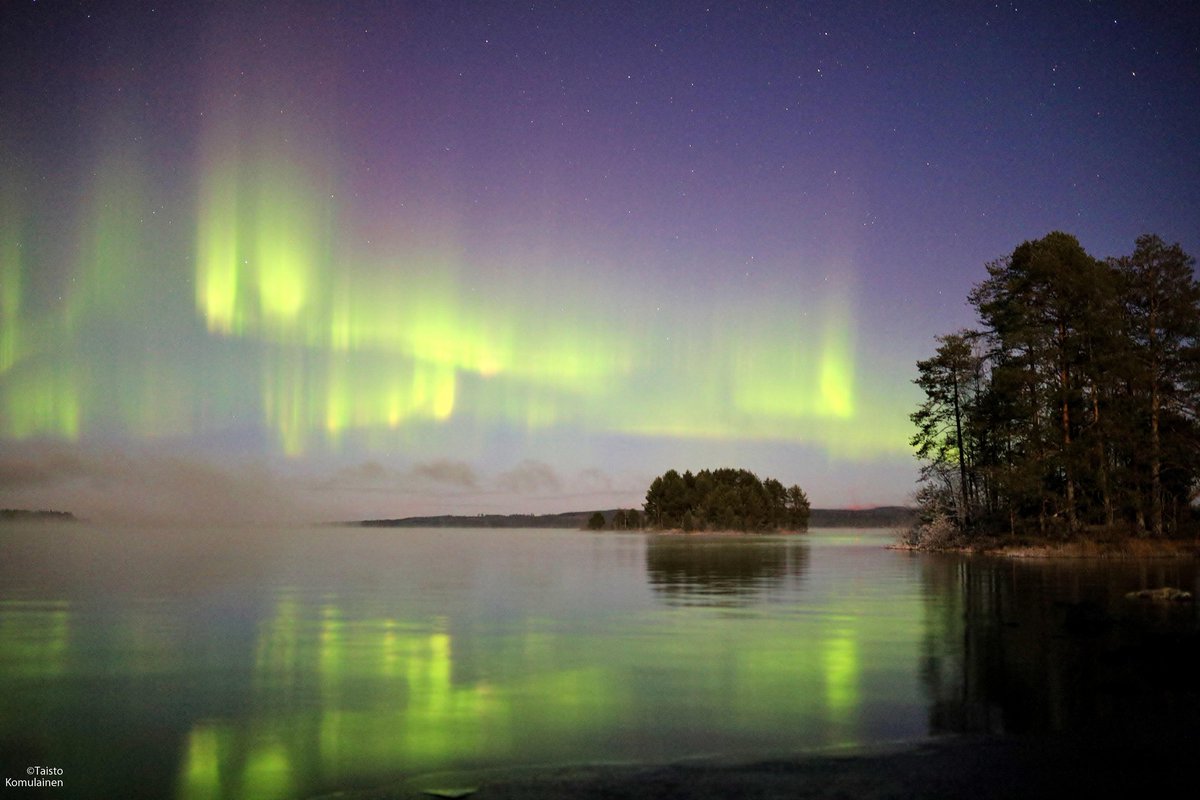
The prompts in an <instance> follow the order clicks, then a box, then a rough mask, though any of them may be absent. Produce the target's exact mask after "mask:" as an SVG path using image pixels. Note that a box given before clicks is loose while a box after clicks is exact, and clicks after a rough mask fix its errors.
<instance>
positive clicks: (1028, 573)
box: [922, 556, 1200, 747]
mask: <svg viewBox="0 0 1200 800" xmlns="http://www.w3.org/2000/svg"><path fill="white" fill-rule="evenodd" d="M922 579H923V581H924V582H925V585H926V593H925V597H926V634H925V644H924V648H923V649H924V663H923V665H922V666H923V668H922V679H923V681H924V683H925V685H926V688H927V690H928V692H929V694H930V701H931V702H930V729H931V733H951V732H953V733H1010V734H1012V733H1015V734H1065V735H1067V736H1069V737H1079V738H1081V739H1109V740H1114V741H1115V740H1119V741H1122V742H1127V743H1129V745H1130V746H1146V747H1158V746H1159V745H1170V744H1172V743H1177V742H1180V741H1186V739H1183V738H1181V737H1187V736H1190V733H1188V732H1189V731H1190V730H1191V729H1192V727H1193V726H1194V721H1195V719H1196V718H1197V715H1198V714H1200V692H1198V690H1197V685H1196V682H1195V678H1194V670H1195V665H1196V664H1197V663H1198V658H1200V624H1198V617H1197V609H1196V606H1195V605H1194V604H1193V603H1173V604H1160V603H1153V602H1146V601H1136V600H1130V599H1127V598H1126V597H1125V595H1126V593H1128V592H1130V591H1134V590H1139V589H1144V588H1147V587H1159V586H1174V587H1180V588H1184V589H1187V590H1189V591H1191V592H1193V594H1194V593H1195V592H1196V589H1197V567H1196V564H1195V563H1194V562H1191V561H1179V560H1161V561H1141V562H1136V563H1135V562H1116V561H1067V560H1038V561H1010V560H987V559H977V558H958V557H950V556H945V557H942V556H931V557H927V558H925V560H924V563H923V574H922Z"/></svg>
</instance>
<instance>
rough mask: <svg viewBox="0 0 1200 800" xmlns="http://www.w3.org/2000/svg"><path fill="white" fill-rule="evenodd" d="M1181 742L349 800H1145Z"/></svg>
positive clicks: (421, 783)
mask: <svg viewBox="0 0 1200 800" xmlns="http://www.w3.org/2000/svg"><path fill="white" fill-rule="evenodd" d="M1188 749H1189V748H1188V745H1187V743H1186V742H1178V741H1174V742H1172V741H1164V742H1161V743H1151V744H1150V745H1146V744H1140V745H1134V744H1131V743H1129V742H1123V741H1109V742H1088V743H1080V742H1078V741H1075V740H1073V739H1071V740H1068V739H1066V738H1028V739H1026V738H1020V737H949V738H941V739H930V740H926V741H922V742H918V743H904V744H898V745H891V746H887V747H877V748H872V749H870V750H853V751H845V750H840V751H822V752H816V753H801V754H792V755H782V756H771V757H763V758H761V759H755V760H742V761H738V760H730V759H694V760H685V761H678V762H672V763H669V764H659V765H591V766H571V767H543V768H526V769H514V770H508V771H488V772H476V773H453V774H452V773H444V774H440V775H427V776H420V777H415V778H413V779H412V780H410V781H407V782H405V783H401V784H398V785H394V786H387V787H380V788H378V789H372V790H361V791H347V792H339V793H336V794H332V795H324V796H323V797H324V798H327V799H328V798H334V797H336V798H341V799H342V800H385V798H387V799H390V800H417V798H428V797H439V796H440V797H471V798H475V799H476V800H516V799H517V798H520V799H521V800H567V798H572V799H573V800H601V798H604V800H642V799H643V798H645V799H646V800H649V798H679V799H680V800H715V799H716V798H737V799H738V800H743V798H746V799H752V800H774V799H775V798H778V799H779V800H784V799H785V798H786V799H787V800H798V799H800V800H803V799H804V798H964V797H970V798H972V800H981V799H982V800H987V799H988V798H1035V797H1051V796H1058V797H1087V796H1093V797H1103V796H1115V797H1121V796H1128V797H1145V796H1147V795H1149V794H1150V793H1151V792H1152V791H1166V790H1167V789H1168V788H1170V787H1171V786H1172V785H1183V784H1178V781H1180V780H1190V778H1188V776H1189V774H1190V768H1189V767H1188V764H1189V763H1190V756H1189V755H1188V753H1186V752H1183V751H1184V750H1188Z"/></svg>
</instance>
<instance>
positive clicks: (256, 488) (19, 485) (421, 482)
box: [0, 441, 647, 526]
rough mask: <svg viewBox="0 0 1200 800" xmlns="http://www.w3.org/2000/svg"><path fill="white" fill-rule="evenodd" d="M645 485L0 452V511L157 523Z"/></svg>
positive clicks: (586, 498) (38, 449)
mask: <svg viewBox="0 0 1200 800" xmlns="http://www.w3.org/2000/svg"><path fill="white" fill-rule="evenodd" d="M646 480H647V479H646V478H645V477H644V476H623V477H620V478H615V477H613V476H610V475H608V474H606V473H604V472H602V471H601V470H598V469H586V470H582V471H577V472H571V473H564V472H561V471H558V470H556V469H554V468H553V467H552V466H551V465H549V464H546V463H544V462H540V461H534V460H525V461H521V462H519V463H517V464H514V465H512V466H510V467H509V468H507V469H503V470H499V471H496V472H492V473H484V472H482V471H481V470H479V469H478V468H476V467H474V466H472V465H470V464H468V463H466V462H462V461H454V460H434V461H425V462H417V463H410V464H406V465H402V466H390V465H387V464H384V463H382V462H380V461H374V460H369V461H362V462H357V463H352V464H344V463H343V464H319V463H314V462H276V463H272V462H268V461H264V460H261V459H259V460H252V459H240V460H239V459H217V458H214V457H212V456H210V455H201V454H187V453H180V452H172V451H169V450H168V449H166V448H162V447H159V448H156V447H152V446H136V447H135V446H129V445H126V446H120V447H115V446H110V445H99V444H74V443H63V442H45V441H43V442H36V441H31V442H20V443H15V444H10V445H6V447H5V450H4V452H3V453H0V508H20V509H51V510H56V511H68V512H71V513H73V514H74V515H75V516H76V517H78V518H81V519H84V520H88V521H91V522H99V523H112V524H125V525H160V526H209V525H214V524H223V525H259V524H267V523H270V524H307V523H321V522H336V521H350V520H359V519H371V518H379V517H403V516H417V515H424V514H448V513H457V514H477V513H478V514H482V513H535V514H543V513H553V512H560V511H568V510H578V509H590V508H614V507H635V506H640V503H641V500H642V496H643V494H644V492H645V488H644V487H645V486H646Z"/></svg>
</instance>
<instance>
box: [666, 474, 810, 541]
mask: <svg viewBox="0 0 1200 800" xmlns="http://www.w3.org/2000/svg"><path fill="white" fill-rule="evenodd" d="M643 510H644V519H645V524H646V526H647V527H650V528H658V529H660V530H671V529H682V530H684V531H688V532H691V531H705V530H712V531H716V530H730V531H732V530H737V531H774V530H794V531H803V530H807V528H808V517H809V511H810V509H809V503H808V496H807V495H805V493H804V490H803V489H801V488H800V487H799V486H795V485H793V486H790V487H784V485H783V484H782V483H780V482H779V481H777V480H775V479H774V478H767V479H766V480H759V479H758V476H756V475H755V474H754V473H753V472H749V471H748V470H744V469H729V468H723V469H714V470H707V469H703V470H700V471H699V472H697V473H695V474H692V472H691V471H688V472H684V473H683V474H682V475H680V474H679V473H678V472H677V471H675V470H673V469H671V470H667V471H666V472H664V473H663V474H662V475H660V476H659V477H657V478H655V479H654V481H653V482H651V484H650V488H649V489H648V490H647V491H646V502H645V505H644V506H643Z"/></svg>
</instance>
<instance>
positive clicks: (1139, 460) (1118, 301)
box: [905, 232, 1200, 550]
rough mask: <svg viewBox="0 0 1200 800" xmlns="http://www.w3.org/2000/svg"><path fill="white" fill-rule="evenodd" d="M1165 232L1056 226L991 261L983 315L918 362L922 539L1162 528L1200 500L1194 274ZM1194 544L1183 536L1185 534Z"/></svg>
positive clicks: (1143, 533) (1009, 538)
mask: <svg viewBox="0 0 1200 800" xmlns="http://www.w3.org/2000/svg"><path fill="white" fill-rule="evenodd" d="M1194 269H1195V261H1194V260H1193V258H1192V257H1191V256H1189V255H1188V254H1187V253H1185V252H1184V251H1183V250H1182V249H1181V248H1180V246H1179V245H1178V244H1173V245H1168V244H1166V243H1165V242H1163V240H1162V239H1160V238H1159V237H1157V236H1153V235H1146V236H1142V237H1140V238H1138V239H1137V242H1136V245H1135V247H1134V250H1133V253H1132V254H1131V255H1127V256H1121V257H1117V258H1108V259H1103V260H1101V259H1097V258H1094V257H1093V256H1091V255H1089V254H1088V253H1087V252H1085V251H1084V249H1083V247H1082V246H1081V245H1080V244H1079V242H1078V241H1077V240H1076V239H1075V238H1074V237H1073V236H1070V235H1068V234H1066V233H1061V232H1053V233H1050V234H1048V235H1047V236H1045V237H1043V238H1041V239H1038V240H1036V241H1028V242H1025V243H1023V244H1021V245H1020V246H1018V247H1017V248H1016V249H1015V250H1014V251H1013V252H1012V254H1011V255H1010V256H1008V257H1006V258H1003V259H1001V260H998V261H996V262H993V263H991V264H988V265H987V277H986V278H985V279H984V280H983V281H982V282H980V283H979V284H978V285H976V286H975V287H974V289H973V290H972V291H971V293H970V295H969V302H970V304H971V305H972V306H973V307H974V308H975V310H976V312H977V314H978V318H979V327H978V328H977V329H973V330H962V331H958V332H955V333H950V334H947V335H944V336H941V337H939V339H938V346H937V349H936V351H935V352H934V354H933V355H932V356H931V357H930V358H928V359H926V360H923V361H919V362H918V363H917V370H918V376H917V378H916V379H915V383H916V384H917V385H918V386H919V387H920V388H921V389H922V390H923V392H924V400H923V402H921V404H920V406H919V407H918V408H917V409H916V411H915V412H913V413H912V415H911V419H912V421H913V423H914V424H915V425H916V429H917V430H916V433H915V435H914V436H913V437H912V440H911V444H912V445H913V447H914V448H915V451H916V456H917V458H918V459H919V460H920V462H921V484H920V488H919V490H918V493H917V501H918V505H919V509H920V511H919V517H918V521H917V523H916V524H915V525H914V526H913V527H912V529H911V530H910V531H909V532H908V533H907V534H906V536H905V544H907V545H908V546H912V547H917V548H927V549H944V548H950V547H964V546H965V547H968V548H972V547H975V546H977V545H978V544H980V543H985V542H988V543H991V544H990V545H989V546H994V545H995V544H996V543H1004V542H1008V543H1020V542H1024V543H1032V544H1035V545H1046V544H1052V543H1056V542H1057V543H1076V544H1078V543H1089V542H1090V543H1094V542H1098V541H1099V542H1121V543H1129V542H1136V541H1138V540H1139V539H1145V540H1158V541H1160V542H1166V543H1167V544H1166V546H1165V547H1164V548H1163V549H1165V550H1170V549H1171V546H1170V541H1171V540H1174V541H1178V540H1180V539H1185V538H1190V537H1195V536H1196V534H1197V530H1198V528H1200V525H1198V523H1200V513H1198V511H1197V507H1196V504H1195V501H1196V498H1197V492H1198V489H1200V284H1198V283H1197V281H1196V276H1195V271H1194ZM1180 549H1183V550H1186V549H1187V548H1186V547H1184V548H1180Z"/></svg>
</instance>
